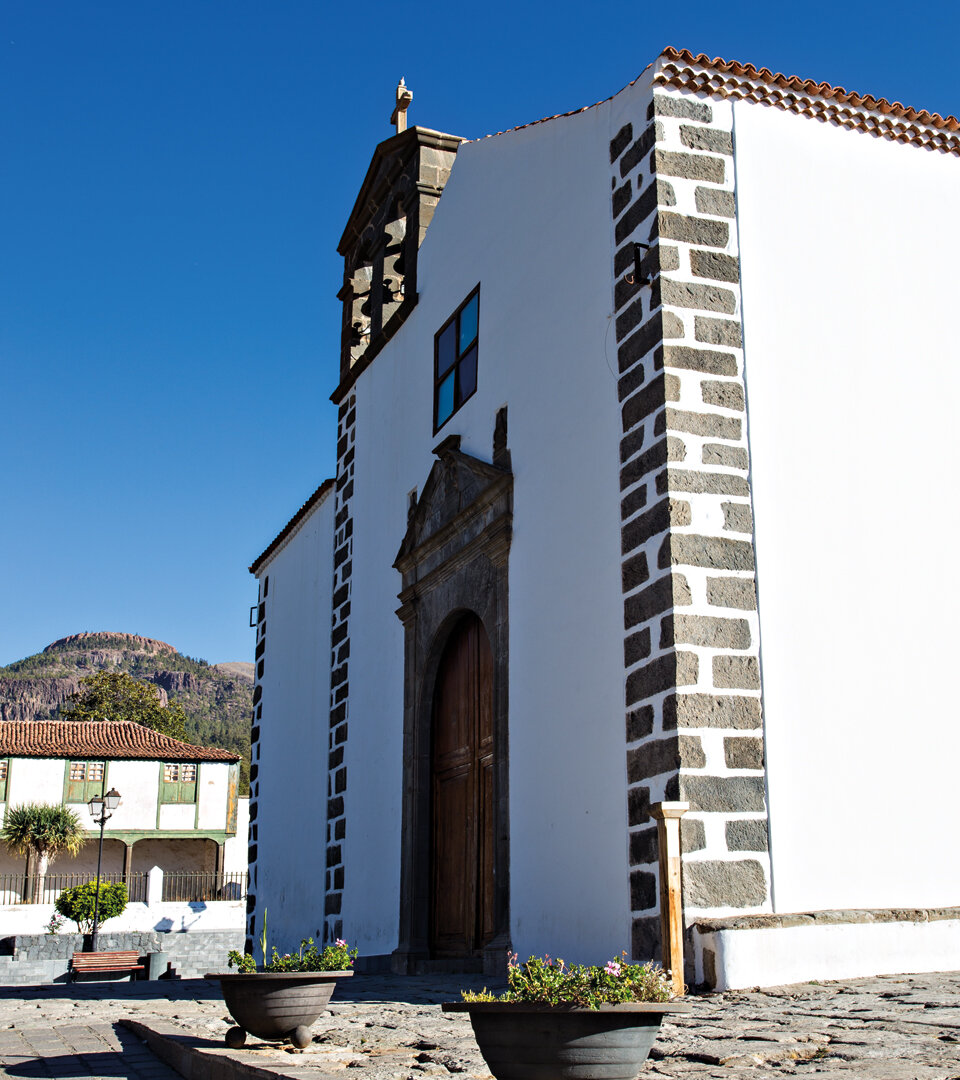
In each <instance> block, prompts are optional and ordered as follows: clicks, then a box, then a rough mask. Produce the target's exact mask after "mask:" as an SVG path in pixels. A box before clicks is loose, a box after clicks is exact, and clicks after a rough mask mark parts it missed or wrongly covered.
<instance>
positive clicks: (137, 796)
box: [0, 758, 230, 835]
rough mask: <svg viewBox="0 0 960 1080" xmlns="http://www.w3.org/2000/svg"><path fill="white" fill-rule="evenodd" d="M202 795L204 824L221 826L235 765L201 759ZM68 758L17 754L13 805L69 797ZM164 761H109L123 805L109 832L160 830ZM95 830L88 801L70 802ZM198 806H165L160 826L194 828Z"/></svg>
mask: <svg viewBox="0 0 960 1080" xmlns="http://www.w3.org/2000/svg"><path fill="white" fill-rule="evenodd" d="M198 765H199V769H198V782H197V799H198V800H199V817H200V821H199V828H201V829H210V830H221V829H224V828H225V827H226V820H227V786H228V774H229V770H230V766H229V764H227V763H225V762H218V761H205V762H198ZM65 767H66V766H65V761H64V759H63V758H13V759H12V760H11V762H10V772H9V779H8V785H7V802H6V803H5V804H3V803H0V807H2V808H3V810H5V809H6V807H7V806H19V805H21V804H23V803H55V804H57V805H59V804H60V803H61V802H62V801H63V794H64V774H65ZM160 769H161V763H160V762H158V761H109V762H107V775H106V783H107V787H108V788H114V789H116V790H117V791H119V792H120V805H119V806H118V807H117V808H116V809H115V810H114V811H113V812H112V814H111V816H110V819H109V821H108V822H107V824H106V828H105V833H106V834H107V835H109V834H110V833H111V832H123V831H137V832H142V831H152V830H154V829H156V828H157V798H158V793H159V785H160ZM67 805H68V806H69V807H70V809H71V810H73V811H74V813H75V814H76V815H77V816H78V817H79V818H80V823H81V824H82V825H83V827H84V828H85V829H89V831H90V832H91V834H93V833H94V832H98V829H97V827H96V826H95V825H94V824H93V819H92V818H91V816H90V811H89V810H88V809H87V804H86V803H85V802H81V803H68V804H67ZM196 813H197V808H196V807H195V806H194V805H192V804H191V805H187V804H184V805H182V806H176V805H164V806H162V807H161V810H160V828H162V829H178V830H179V829H193V828H194V819H195V816H196Z"/></svg>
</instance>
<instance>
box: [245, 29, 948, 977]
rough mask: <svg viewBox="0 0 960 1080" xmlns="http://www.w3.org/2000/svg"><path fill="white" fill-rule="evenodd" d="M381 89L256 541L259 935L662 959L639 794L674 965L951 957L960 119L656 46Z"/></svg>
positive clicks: (369, 960)
mask: <svg viewBox="0 0 960 1080" xmlns="http://www.w3.org/2000/svg"><path fill="white" fill-rule="evenodd" d="M410 96H411V95H410V93H409V92H408V91H406V89H405V88H404V87H403V86H401V87H400V88H399V89H398V95H397V109H396V111H395V113H394V117H393V122H394V124H395V126H396V133H395V134H393V135H392V136H391V137H390V138H388V139H386V140H385V141H384V142H382V143H381V144H380V145H379V146H377V147H376V149H375V150H374V153H373V158H372V161H371V162H370V166H369V168H368V170H367V173H366V176H365V178H364V180H363V183H362V186H361V187H360V191H359V194H358V196H357V199H356V203H355V205H354V207H353V210H352V212H351V213H350V216H349V219H348V221H347V223H346V228H345V230H344V232H343V236H342V237H341V239H340V243H339V248H338V250H339V252H340V254H341V255H342V256H343V260H344V277H343V288H342V290H341V292H340V294H339V296H340V299H341V300H342V302H343V333H342V348H341V354H340V369H339V383H338V385H337V387H336V389H335V390H334V392H333V394H332V399H331V400H332V401H333V403H334V405H335V407H336V408H337V409H338V410H339V429H338V444H337V469H336V476H335V477H332V478H330V479H329V480H326V481H325V482H324V483H322V484H321V485H320V486H319V487H318V489H317V490H316V491H315V492H314V493H313V495H311V496H310V497H309V499H307V501H306V502H305V503H304V504H303V506H302V507H301V508H300V509H299V510H298V511H297V513H296V514H295V515H294V516H293V517H292V519H291V520H290V521H289V522H288V523H287V524H286V526H284V527H283V528H282V530H281V531H280V532H279V534H278V535H277V536H276V538H275V539H274V540H273V541H272V543H270V545H269V546H268V547H267V548H266V550H265V551H264V552H263V553H262V554H261V555H260V556H259V557H258V558H257V559H256V560H255V562H254V563H253V566H252V567H251V570H252V572H253V573H254V574H255V575H256V577H257V579H258V582H259V597H258V609H257V624H258V629H257V646H256V662H257V686H256V691H255V699H254V700H255V712H254V720H253V725H254V726H253V737H254V751H253V754H254V764H253V769H252V792H251V794H252V798H251V813H250V816H251V828H250V871H251V883H250V898H249V908H248V927H247V930H248V934H249V936H250V938H253V939H255V938H256V937H257V936H258V935H259V933H260V930H261V927H262V921H263V917H264V913H265V912H268V919H269V927H268V933H269V936H270V939H271V941H274V942H275V943H276V944H277V945H278V946H280V945H286V946H289V945H291V944H294V943H296V942H298V941H299V939H300V938H301V937H302V936H304V935H307V934H310V935H314V936H318V937H320V938H325V939H327V940H329V939H332V938H334V937H340V936H343V937H346V938H347V939H348V940H349V941H350V943H351V945H356V946H358V947H359V949H360V952H361V955H362V957H363V958H364V964H365V965H366V966H367V968H368V969H377V968H379V969H381V970H386V969H392V970H394V971H398V972H418V971H431V970H478V969H480V968H484V969H485V970H487V971H496V970H499V969H500V968H502V966H503V963H504V959H505V956H506V953H507V952H508V951H511V952H512V951H516V952H518V953H519V954H520V955H521V957H525V956H527V955H529V954H531V953H538V954H542V953H544V952H549V953H550V954H551V955H552V956H562V957H564V958H565V959H566V960H567V961H568V962H594V963H596V962H603V961H605V960H607V959H609V958H610V957H611V956H613V955H616V954H619V953H620V952H621V951H622V950H626V951H627V953H628V954H629V955H631V956H632V957H634V958H636V959H647V958H650V957H651V956H654V957H658V956H659V955H660V923H659V910H660V906H659V905H660V901H659V893H658V889H659V882H658V876H659V875H658V846H657V831H656V827H655V822H654V821H653V820H652V819H651V814H650V807H651V805H652V804H655V803H657V802H660V801H663V800H669V801H682V802H686V803H687V804H688V805H689V809H688V810H687V812H686V813H685V814H684V816H683V817H682V820H681V840H682V905H683V907H682V910H683V921H684V925H685V935H686V943H687V948H686V956H687V964H688V966H687V969H686V978H687V982H688V983H689V984H691V985H694V984H700V985H708V986H716V987H719V988H725V987H743V986H752V985H757V984H763V985H769V984H774V983H785V982H794V981H800V980H805V979H811V978H817V979H830V978H842V977H850V976H856V975H867V974H877V973H882V972H918V971H926V970H940V969H955V968H960V906H958V905H960V859H958V858H957V855H956V847H957V831H958V825H960V814H958V801H957V788H956V783H957V781H956V772H957V763H958V760H960V734H958V731H960V724H958V719H960V718H958V706H957V703H956V701H955V700H954V696H953V693H954V692H953V690H951V685H952V684H951V679H952V676H951V675H950V673H951V672H952V671H953V668H954V665H955V664H956V663H957V656H958V648H960V632H958V622H957V617H956V607H957V601H958V598H960V559H958V558H957V555H956V553H954V551H953V544H954V542H955V541H956V540H957V537H958V536H960V509H958V505H960V504H958V499H957V498H956V491H955V485H956V483H957V476H958V469H960V452H958V442H957V428H958V421H957V403H958V402H960V347H958V344H957V331H956V312H957V305H958V295H960V293H958V287H960V280H958V272H957V252H958V251H960V122H958V121H957V119H955V118H954V117H952V116H951V117H947V118H944V117H941V116H940V115H937V114H931V113H928V112H923V111H918V110H916V109H913V108H910V107H907V106H904V105H902V104H900V103H899V102H893V103H891V102H889V101H887V100H885V99H883V98H875V97H870V96H864V95H861V94H858V93H852V92H849V91H846V90H844V89H843V88H840V87H834V86H830V85H827V84H825V83H816V82H812V81H807V80H804V79H800V78H794V77H785V76H783V75H779V74H772V73H771V72H770V71H768V70H767V69H760V70H758V69H757V68H755V67H753V66H751V65H744V64H739V63H733V62H728V61H725V60H721V59H709V58H708V57H706V56H703V55H701V56H694V55H692V54H691V53H689V52H685V51H677V50H674V49H668V50H666V51H665V52H663V53H662V54H661V55H660V56H659V57H658V58H657V59H656V60H655V61H654V62H653V63H652V64H651V65H650V66H649V67H648V68H647V69H646V70H645V71H644V72H643V74H642V75H640V77H639V78H638V79H637V80H636V81H635V82H633V83H631V84H630V85H629V86H627V87H626V88H625V89H623V90H621V91H620V92H619V93H617V94H615V95H614V96H613V97H611V98H609V99H608V100H606V101H603V102H601V103H599V104H597V105H591V106H589V107H587V108H584V109H581V110H579V111H577V112H575V113H570V114H566V115H562V116H555V117H551V118H549V119H547V120H539V121H536V122H534V123H530V124H528V125H526V126H524V127H522V128H518V129H515V130H513V131H507V132H501V133H499V134H496V135H493V136H490V137H487V138H482V139H479V140H475V141H465V140H462V139H460V138H458V137H455V136H452V135H445V134H441V133H439V132H437V131H432V130H429V129H428V128H423V127H415V126H411V127H408V126H407V124H406V110H407V106H408V105H409V102H410ZM359 164H360V163H358V165H359ZM318 479H319V478H318ZM921 525H923V526H924V529H927V527H928V526H929V531H927V532H925V531H922V530H921V528H920V526H921ZM268 535H269V534H268ZM948 676H949V678H948Z"/></svg>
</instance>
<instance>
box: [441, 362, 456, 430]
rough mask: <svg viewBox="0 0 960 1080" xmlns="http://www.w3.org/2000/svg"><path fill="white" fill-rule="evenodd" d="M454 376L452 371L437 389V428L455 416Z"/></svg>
mask: <svg viewBox="0 0 960 1080" xmlns="http://www.w3.org/2000/svg"><path fill="white" fill-rule="evenodd" d="M453 376H454V373H453V372H452V371H451V372H450V374H449V375H448V376H447V377H446V378H445V379H444V380H443V382H442V383H441V384H440V385H439V386H438V387H437V427H440V425H441V424H442V423H443V422H444V421H445V420H449V419H450V417H451V416H452V415H453Z"/></svg>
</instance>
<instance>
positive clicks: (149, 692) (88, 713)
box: [60, 671, 190, 742]
mask: <svg viewBox="0 0 960 1080" xmlns="http://www.w3.org/2000/svg"><path fill="white" fill-rule="evenodd" d="M80 685H81V688H82V689H80V690H77V691H76V693H73V694H71V695H70V696H69V697H68V698H67V700H66V701H65V702H64V704H63V705H62V706H61V707H60V718H61V719H62V720H132V721H133V722H134V723H135V724H142V725H143V726H144V727H148V728H152V729H153V730H154V731H159V732H160V733H161V734H162V735H169V736H170V737H171V738H174V739H180V740H181V741H183V742H190V739H189V738H188V736H187V723H186V721H187V714H186V713H185V712H184V711H183V706H182V705H180V704H178V703H177V702H175V701H171V702H170V703H169V704H167V705H164V704H163V699H162V697H161V696H160V690H159V688H158V687H156V686H154V684H153V683H148V682H141V681H140V680H139V679H135V678H134V677H133V676H132V675H128V674H127V673H126V672H125V671H98V672H97V673H96V674H95V675H87V676H85V677H84V678H82V679H81V680H80Z"/></svg>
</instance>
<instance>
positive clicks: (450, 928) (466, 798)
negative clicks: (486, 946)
mask: <svg viewBox="0 0 960 1080" xmlns="http://www.w3.org/2000/svg"><path fill="white" fill-rule="evenodd" d="M470 779H471V778H470V774H469V772H462V773H460V774H453V775H449V776H447V777H446V778H444V779H443V780H442V781H438V782H437V784H435V786H434V804H435V807H436V812H435V814H434V822H435V826H434V880H433V896H434V938H435V948H436V950H437V951H438V953H443V954H446V953H453V955H464V951H465V950H467V949H469V948H470V945H471V942H470V940H469V935H468V933H467V920H468V918H469V913H470V911H471V910H472V907H473V904H472V902H471V897H470V888H469V885H470V882H469V881H468V880H467V878H468V868H467V866H466V860H465V854H466V852H467V850H468V849H469V844H470V832H471V830H472V827H473V821H472V817H473V815H472V813H471V803H472V801H473V793H472V791H471V790H470V788H471V784H470Z"/></svg>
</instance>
